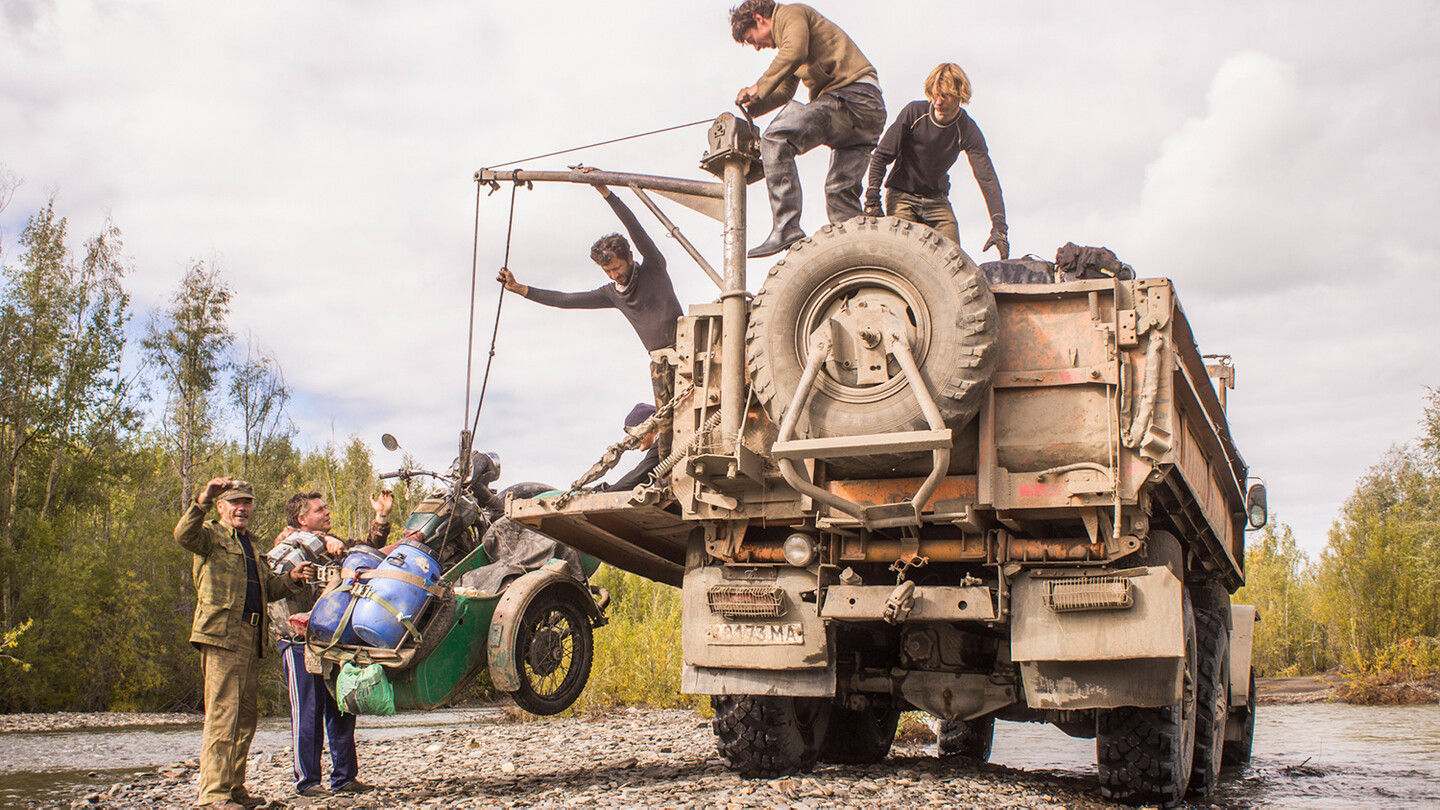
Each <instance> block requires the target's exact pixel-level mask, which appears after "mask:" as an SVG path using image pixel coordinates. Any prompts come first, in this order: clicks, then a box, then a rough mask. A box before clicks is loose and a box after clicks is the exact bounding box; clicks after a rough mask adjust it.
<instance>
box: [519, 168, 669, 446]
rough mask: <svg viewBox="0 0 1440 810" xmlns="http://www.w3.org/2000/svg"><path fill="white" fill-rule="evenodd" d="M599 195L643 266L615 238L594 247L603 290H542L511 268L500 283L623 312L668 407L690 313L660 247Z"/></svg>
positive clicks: (540, 299) (551, 301)
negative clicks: (678, 339)
mask: <svg viewBox="0 0 1440 810" xmlns="http://www.w3.org/2000/svg"><path fill="white" fill-rule="evenodd" d="M595 190H596V191H598V192H600V196H602V197H604V198H605V201H606V202H607V203H609V204H610V208H611V209H612V210H614V212H615V216H617V217H619V218H620V222H622V223H623V224H624V225H625V230H626V231H627V232H629V234H630V238H631V239H633V240H634V241H635V247H636V249H638V250H639V251H640V261H638V262H637V261H635V260H634V258H632V256H631V253H630V243H629V242H626V241H625V237H623V236H621V235H620V234H618V233H612V234H608V235H606V236H602V237H600V239H599V240H598V241H596V242H595V244H594V245H592V246H591V247H590V258H591V260H592V261H594V262H595V263H596V264H598V265H600V269H601V270H603V271H604V272H605V275H607V276H609V277H610V283H609V284H606V285H605V286H603V287H597V288H596V289H593V290H591V291H590V292H578V293H566V292H556V291H554V290H542V289H540V288H539V287H530V286H527V285H525V284H521V283H520V282H518V281H516V280H515V274H514V273H511V272H510V268H508V267H502V268H500V275H498V276H497V277H496V279H495V280H496V281H499V282H500V283H502V284H504V285H505V289H507V290H509V291H510V292H514V293H519V294H520V295H522V296H524V297H526V298H528V299H530V300H531V301H535V302H537V303H540V304H544V305H545V306H548V307H559V308H560V309H605V308H607V307H614V308H615V309H618V310H620V314H622V315H624V316H625V318H626V320H628V321H630V325H631V326H632V327H634V329H635V334H637V335H639V336H640V342H641V343H643V344H645V350H646V351H648V352H650V386H651V388H652V390H653V391H654V394H655V406H656V407H657V408H660V407H664V406H665V404H666V403H667V402H669V401H670V399H671V397H673V396H675V367H676V365H677V364H678V360H677V358H676V356H675V325H676V322H677V321H678V320H679V319H680V316H681V315H684V314H685V312H684V310H683V309H681V308H680V299H678V298H676V297H675V286H674V284H672V283H671V281H670V274H669V273H668V272H666V270H665V257H664V256H662V255H660V249H659V248H657V247H656V246H655V242H654V241H653V240H651V239H650V235H649V234H647V233H645V229H644V228H642V227H640V222H639V220H637V219H635V214H634V213H633V212H631V211H630V208H629V207H628V206H626V205H625V203H623V202H621V201H620V198H619V197H617V196H616V195H615V193H614V192H612V191H611V190H610V189H609V188H608V187H607V186H605V185H604V184H601V183H597V184H595ZM672 424H673V417H666V418H665V419H663V420H661V422H660V424H659V425H657V426H656V429H657V430H658V431H659V438H658V440H657V442H656V444H657V445H658V446H659V453H660V456H661V457H662V458H663V457H665V456H667V455H669V454H670V433H671V425H672Z"/></svg>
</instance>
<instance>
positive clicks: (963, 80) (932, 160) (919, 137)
mask: <svg viewBox="0 0 1440 810" xmlns="http://www.w3.org/2000/svg"><path fill="white" fill-rule="evenodd" d="M925 98H926V99H927V100H926V101H912V102H910V103H909V104H906V105H905V107H904V108H903V109H902V110H900V115H898V116H897V117H896V118H895V123H893V124H891V125H890V128H889V129H887V130H886V131H885V135H884V136H883V137H881V138H880V144H879V146H877V147H875V153H874V154H873V155H871V157H870V177H869V182H868V184H867V188H866V190H865V213H866V214H869V215H870V216H880V186H881V181H882V180H883V181H884V186H885V188H886V189H889V193H888V194H886V197H885V213H886V214H888V215H889V216H892V217H899V218H901V219H904V220H909V221H910V222H919V223H922V224H925V225H929V226H930V227H932V228H934V229H935V230H937V231H939V232H940V233H941V234H942V235H944V236H946V237H948V238H949V239H950V240H951V241H953V242H954V243H955V244H957V245H958V244H960V228H959V226H958V225H957V224H956V222H955V211H954V209H953V208H951V207H950V167H951V166H954V165H955V160H956V158H958V157H959V156H960V153H961V152H964V153H965V156H966V157H968V158H969V159H970V170H971V171H972V172H973V173H974V174H975V181H976V182H977V183H979V184H980V193H981V194H982V195H984V197H985V207H986V208H987V209H988V210H989V211H990V238H989V239H988V240H986V242H985V246H984V247H983V248H981V250H982V251H984V250H989V249H990V248H992V247H993V248H995V249H996V250H997V251H998V252H999V253H1000V258H1001V259H1008V258H1010V241H1009V226H1008V225H1006V224H1005V200H1004V198H1003V197H1002V196H1001V193H1000V180H999V179H998V178H997V177H996V176H995V166H994V164H992V163H991V162H990V152H989V149H988V148H987V147H986V146H985V136H984V135H982V134H981V133H980V127H978V126H976V125H975V122H974V121H973V120H971V118H970V116H969V114H967V113H966V112H965V110H963V109H961V107H962V106H964V105H965V104H968V103H970V77H968V76H966V75H965V71H963V70H961V69H960V66H959V65H954V64H951V63H949V62H946V63H944V64H942V65H940V66H938V67H936V68H935V69H934V70H932V71H930V76H929V77H928V78H927V79H926V80H925ZM892 163H893V164H895V165H894V167H893V168H891V169H890V176H889V177H888V178H887V177H886V176H885V169H886V167H887V166H890V164H892Z"/></svg>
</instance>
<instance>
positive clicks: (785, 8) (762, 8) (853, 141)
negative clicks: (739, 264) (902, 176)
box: [730, 0, 885, 259]
mask: <svg viewBox="0 0 1440 810" xmlns="http://www.w3.org/2000/svg"><path fill="white" fill-rule="evenodd" d="M730 33H731V36H733V37H734V38H735V41H736V42H738V43H740V44H742V45H749V46H751V47H753V48H754V49H755V50H757V51H758V50H762V49H765V48H775V49H777V50H778V51H779V53H777V54H776V55H775V59H774V61H772V62H771V63H770V67H769V68H767V69H766V70H765V73H764V74H763V75H761V76H760V79H759V81H757V82H755V84H752V85H750V86H749V87H746V88H743V89H741V90H740V92H739V94H737V95H736V96H735V103H736V104H739V105H741V106H743V107H744V108H745V109H746V110H747V111H748V112H749V113H750V114H751V115H763V114H765V113H767V112H769V111H771V110H773V109H775V108H777V107H779V108H780V112H779V113H778V114H777V115H776V116H775V119H774V120H773V121H771V122H770V126H768V127H766V128H765V134H764V136H762V137H761V139H760V158H761V161H762V162H763V163H764V165H765V186H766V188H767V190H768V191H769V192H770V212H771V215H772V217H773V219H774V223H773V225H772V226H771V230H770V236H769V237H768V238H766V240H765V241H764V242H762V243H761V244H760V245H759V246H758V247H756V248H754V249H753V250H751V251H750V252H749V253H747V254H746V256H748V257H749V258H751V259H759V258H763V257H765V256H773V255H775V254H776V253H779V252H780V251H782V250H785V249H786V248H788V247H790V245H791V244H793V243H795V242H796V241H799V240H800V239H803V238H804V237H805V232H804V231H803V230H801V229H800V175H799V172H798V171H797V170H796V168H795V156H796V155H803V154H805V153H806V152H809V151H810V150H811V149H814V148H815V147H817V146H821V145H824V146H828V147H830V149H831V150H832V151H831V154H830V172H829V174H828V175H826V177H825V213H826V215H827V216H829V218H830V221H831V222H832V223H840V222H844V221H846V220H848V219H850V218H851V217H858V216H860V214H861V213H862V210H861V207H860V192H861V189H862V188H863V184H864V175H865V166H866V163H867V162H868V161H869V160H870V150H871V149H874V148H875V142H876V140H878V139H879V137H880V131H881V130H882V129H884V127H885V101H884V99H882V98H881V96H880V87H879V81H880V79H879V74H877V73H876V72H875V67H874V66H873V65H871V64H870V60H868V59H866V58H865V54H863V53H861V52H860V49H859V48H858V47H856V45H855V43H854V41H852V40H851V39H850V37H849V36H848V35H847V34H846V33H845V32H844V31H842V30H840V27H839V26H838V25H836V24H835V23H833V22H831V21H829V20H827V19H825V17H823V16H821V14H820V12H818V11H816V10H815V9H813V8H811V7H809V6H807V5H802V4H800V3H786V4H783V5H782V4H780V3H776V2H774V0H745V2H743V3H741V4H740V5H738V6H736V7H734V8H732V9H730ZM801 82H804V83H805V87H806V88H808V89H809V90H810V103H809V104H801V103H800V102H798V101H795V100H794V96H795V90H796V88H797V87H798V86H799V84H800V83H801ZM782 105H783V106H782Z"/></svg>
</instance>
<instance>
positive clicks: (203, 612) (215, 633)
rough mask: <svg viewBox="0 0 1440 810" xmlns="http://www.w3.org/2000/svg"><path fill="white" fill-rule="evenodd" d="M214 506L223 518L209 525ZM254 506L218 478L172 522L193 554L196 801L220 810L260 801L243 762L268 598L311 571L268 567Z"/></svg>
mask: <svg viewBox="0 0 1440 810" xmlns="http://www.w3.org/2000/svg"><path fill="white" fill-rule="evenodd" d="M211 504H214V505H215V508H216V510H217V511H218V512H219V513H220V519H219V520H211V521H208V522H207V521H206V520H205V517H206V515H207V514H209V512H210V505H211ZM254 508H255V493H254V491H253V490H252V489H251V488H250V484H248V483H246V482H244V481H235V480H233V479H231V478H229V477H228V476H227V477H224V478H215V479H213V480H211V481H210V482H209V483H208V484H206V485H205V489H204V490H202V491H201V492H200V494H199V495H198V496H197V497H196V499H195V501H194V503H191V504H190V507H189V508H188V509H186V510H185V514H184V515H182V516H181V517H180V522H179V523H177V524H176V525H175V542H177V543H179V544H180V547H181V548H184V549H185V550H186V551H189V552H190V553H192V554H194V555H195V558H194V560H193V565H192V573H193V575H194V579H195V619H194V621H193V623H192V624H191V628H190V643H191V644H194V645H195V647H196V649H198V650H200V667H201V671H202V672H203V674H204V678H205V728H204V732H203V735H202V737H201V743H200V797H199V802H198V803H199V804H200V805H201V806H204V807H213V808H219V810H238V809H239V808H245V807H255V806H258V805H260V804H263V803H264V802H263V800H261V799H258V798H255V797H252V796H250V794H249V793H247V792H246V790H245V759H246V757H247V756H249V754H250V741H251V740H252V739H254V737H255V721H256V717H257V714H258V711H257V704H256V696H257V693H258V691H259V685H260V658H261V657H262V656H263V655H264V644H263V640H264V639H265V635H266V631H267V627H266V625H267V622H266V615H265V603H266V602H268V601H270V600H273V599H279V598H281V597H284V596H286V595H288V594H290V593H293V592H294V590H295V589H296V588H297V587H298V585H299V584H300V583H303V582H308V581H309V580H311V579H313V578H314V576H315V565H314V563H304V564H302V565H297V566H296V567H295V568H294V569H292V570H291V571H290V574H289V576H288V577H278V576H274V575H273V574H272V573H271V572H270V567H269V566H268V565H265V564H264V562H263V561H262V560H260V559H259V558H258V556H257V552H256V550H255V542H254V538H253V537H252V536H251V535H250V533H249V531H248V530H249V527H250V516H251V514H252V513H253V511H254Z"/></svg>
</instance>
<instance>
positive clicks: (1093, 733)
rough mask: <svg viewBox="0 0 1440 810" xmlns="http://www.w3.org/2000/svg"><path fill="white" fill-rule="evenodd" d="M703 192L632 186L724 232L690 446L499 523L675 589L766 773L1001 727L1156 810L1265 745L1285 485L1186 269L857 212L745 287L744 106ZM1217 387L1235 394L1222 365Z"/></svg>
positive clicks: (692, 382)
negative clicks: (956, 239) (1072, 260)
mask: <svg viewBox="0 0 1440 810" xmlns="http://www.w3.org/2000/svg"><path fill="white" fill-rule="evenodd" d="M709 141H710V143H709V147H710V148H709V151H708V152H707V153H706V154H705V156H704V157H703V158H702V161H701V166H702V167H703V168H705V169H707V170H709V171H710V172H711V173H712V174H715V175H717V176H718V177H719V178H720V182H706V181H699V180H687V179H679V178H671V177H655V176H648V175H633V174H621V173H612V172H601V171H580V170H572V171H570V172H534V171H524V170H513V171H491V170H481V171H480V172H478V173H477V175H476V179H477V181H480V182H482V183H491V184H495V183H499V182H510V181H513V182H517V183H521V182H524V183H528V182H534V181H563V182H574V183H606V184H608V185H610V186H612V187H617V188H618V187H622V186H628V187H631V188H632V189H634V190H635V191H636V193H637V194H639V196H640V197H641V198H642V200H643V201H645V202H646V204H647V205H648V206H649V207H650V208H651V210H652V211H654V212H656V214H657V216H659V217H660V218H661V220H662V221H663V222H664V223H665V224H666V227H667V228H669V230H670V232H671V234H672V236H676V237H677V238H678V239H679V240H680V241H681V242H682V243H683V244H684V245H685V246H686V248H687V250H689V251H690V252H691V254H692V256H695V257H697V260H699V261H701V262H702V263H703V259H702V258H700V253H699V251H696V250H695V249H694V248H693V247H691V246H690V244H689V243H688V242H686V241H685V240H684V238H683V236H680V235H679V234H678V231H677V229H675V228H674V227H673V225H671V223H670V222H669V220H668V219H667V218H666V217H665V216H664V214H663V213H661V212H660V210H659V208H658V207H657V206H655V204H654V203H653V202H651V201H650V198H649V196H648V194H647V193H646V192H647V191H654V192H656V193H659V194H662V195H665V196H668V197H671V198H674V199H678V200H680V201H682V202H684V203H686V204H687V205H689V206H690V207H692V208H694V209H696V210H700V211H704V212H707V213H709V214H711V215H712V216H713V217H714V218H716V219H718V220H720V221H721V222H722V223H723V224H724V244H723V251H724V274H723V277H721V276H720V275H719V274H716V273H714V272H713V271H712V273H711V275H712V278H715V279H716V280H717V283H718V286H719V287H720V291H719V296H718V301H717V302H716V303H708V304H701V305H698V306H692V307H691V308H690V310H689V314H688V315H686V316H685V317H683V318H682V319H681V320H680V322H679V325H678V340H677V345H676V352H677V355H678V368H677V371H676V381H675V382H676V390H677V392H678V393H677V396H676V398H675V400H674V402H673V406H674V412H673V421H674V428H673V431H674V433H673V446H674V447H675V448H676V451H675V452H674V453H672V455H671V457H670V458H668V459H666V460H665V461H664V462H663V463H662V464H661V466H660V467H659V468H657V471H656V472H657V475H656V477H655V479H654V480H653V481H652V484H651V485H650V486H641V487H637V488H636V489H635V490H633V491H627V492H591V491H585V490H581V491H574V492H569V493H566V494H564V495H563V496H551V497H539V498H528V499H511V500H510V502H509V503H507V505H506V514H507V515H508V516H509V517H510V518H512V519H513V520H516V521H519V522H522V523H525V524H528V525H531V526H534V527H536V528H538V529H539V530H540V531H542V532H544V533H545V534H547V535H550V536H552V537H555V538H557V539H559V540H561V541H562V542H564V543H567V544H569V545H571V546H573V547H574V548H576V549H579V550H581V551H584V552H586V553H589V554H592V555H594V556H595V557H597V558H599V559H601V560H603V561H605V562H608V563H611V564H613V565H616V566H618V567H620V568H622V569H625V570H628V571H632V572H635V573H638V574H641V575H644V576H647V577H650V578H651V579H654V580H656V581H659V582H663V583H668V584H670V585H674V586H677V587H679V588H681V589H682V591H683V606H684V613H683V616H684V619H683V623H684V624H683V633H682V645H683V652H684V670H683V673H682V689H683V691H684V692H686V693H690V694H701V695H710V696H711V700H712V704H713V706H714V709H715V720H714V729H715V733H716V735H717V737H718V746H719V750H720V753H721V754H722V756H724V757H725V758H726V759H727V760H728V762H729V763H730V765H731V766H732V767H733V768H735V769H737V770H738V771H740V772H741V773H742V774H745V775H749V776H761V777H771V776H776V775H781V774H788V773H794V772H804V771H808V770H810V769H811V768H813V767H814V765H815V764H816V763H817V761H823V762H841V763H874V762H880V761H882V760H883V759H884V758H885V757H886V755H887V753H888V751H889V749H890V746H891V743H892V741H893V739H894V735H895V731H896V724H897V720H898V718H899V716H900V713H901V712H902V711H906V710H912V709H918V710H922V711H925V712H928V713H930V714H932V715H934V716H935V717H937V718H939V719H940V723H941V724H940V739H939V750H940V753H941V754H942V755H949V756H957V757H961V758H968V759H971V760H984V759H985V758H986V757H987V756H988V754H989V751H990V745H991V739H992V735H993V733H994V723H995V720H996V719H1001V720H1009V721H1039V722H1047V723H1051V724H1053V725H1055V726H1057V727H1058V728H1060V729H1061V730H1062V731H1064V732H1065V733H1067V734H1070V735H1073V736H1076V737H1083V738H1094V739H1095V740H1096V743H1097V744H1096V755H1097V764H1098V772H1099V779H1100V786H1101V789H1102V792H1103V793H1104V794H1105V795H1106V796H1107V797H1111V798H1115V799H1119V800H1122V801H1128V802H1135V803H1158V804H1164V805H1171V804H1175V803H1177V802H1179V801H1181V800H1183V798H1184V797H1185V796H1186V795H1187V794H1188V795H1191V796H1196V797H1203V796H1206V795H1208V794H1209V793H1210V791H1211V790H1212V789H1213V787H1214V785H1215V782H1216V779H1217V777H1218V775H1219V772H1220V768H1221V765H1222V763H1243V762H1246V761H1247V760H1248V758H1249V756H1250V741H1251V736H1252V733H1253V728H1254V722H1255V690H1254V678H1253V674H1252V670H1251V665H1250V642H1251V638H1252V630H1253V627H1254V624H1255V622H1256V620H1257V617H1256V615H1255V611H1254V610H1253V608H1249V607H1242V606H1232V605H1231V600H1230V594H1231V593H1233V592H1234V591H1235V589H1236V588H1238V587H1240V586H1241V584H1242V583H1243V581H1244V569H1243V561H1244V553H1245V531H1246V529H1247V525H1248V526H1249V527H1251V528H1258V527H1259V526H1260V525H1262V524H1263V523H1264V520H1265V514H1266V507H1265V503H1264V500H1265V497H1264V488H1263V484H1256V485H1255V486H1253V487H1250V488H1249V489H1248V490H1247V487H1246V485H1247V483H1248V482H1249V480H1250V476H1249V470H1248V468H1247V466H1246V464H1245V462H1244V460H1243V459H1242V457H1241V455H1240V453H1239V451H1238V450H1237V449H1236V447H1235V443H1234V440H1233V437H1232V435H1231V432H1230V429H1229V426H1228V424H1227V421H1226V415H1225V408H1224V398H1223V394H1224V393H1225V390H1226V388H1227V386H1228V385H1229V383H1230V382H1231V380H1233V376H1232V371H1233V370H1232V369H1231V367H1230V365H1229V363H1228V362H1223V361H1222V362H1216V363H1211V364H1209V365H1208V366H1207V362H1206V359H1205V358H1204V357H1203V356H1202V355H1201V354H1200V352H1199V350H1198V349H1197V347H1196V342H1195V338H1194V336H1193V335H1192V333H1191V329H1190V323H1189V321H1188V320H1187V319H1186V316H1185V311H1184V310H1183V309H1182V308H1181V306H1180V302H1179V299H1178V298H1177V296H1176V290H1175V285H1174V284H1172V282H1170V281H1169V280H1166V279H1163V278H1137V279H1129V280H1120V279H1116V278H1101V279H1091V280H1084V279H1081V280H1069V281H1066V280H1059V281H1056V282H1055V283H1044V284H1007V283H990V281H989V280H987V277H986V274H985V273H984V272H982V270H981V269H980V268H978V267H977V266H976V264H975V263H974V262H972V261H971V259H970V257H969V256H967V255H966V254H965V252H964V251H962V250H961V249H960V248H959V247H958V246H957V245H955V244H954V243H952V242H950V241H949V240H947V239H945V238H943V237H941V236H940V235H939V234H938V233H936V232H935V231H933V230H931V229H929V228H927V227H925V226H923V225H919V224H915V223H910V222H904V221H901V220H899V219H894V218H880V217H868V216H867V217H859V218H856V219H852V220H850V221H848V222H845V223H842V224H837V225H828V226H826V227H824V228H822V229H820V230H819V231H818V232H816V233H815V234H813V235H812V236H811V237H809V238H806V239H804V240H802V241H800V242H798V243H797V244H795V245H794V246H792V247H791V248H790V249H789V251H788V252H787V253H786V254H785V255H784V256H783V257H782V258H780V259H779V260H778V261H776V262H775V263H774V264H773V266H770V267H769V268H768V269H767V270H766V273H765V277H764V280H763V283H762V284H761V285H760V287H759V291H758V292H755V293H754V294H753V295H752V294H751V293H750V292H748V291H747V283H746V281H747V280H746V275H745V273H746V261H745V257H744V251H745V244H746V233H745V221H744V211H745V195H746V186H747V184H748V183H751V182H754V181H755V180H757V179H759V174H760V172H759V165H758V158H757V155H756V148H755V144H756V135H755V132H754V130H753V129H752V128H751V127H750V125H749V124H747V123H746V122H744V121H741V120H738V119H736V118H735V117H734V116H731V115H728V114H726V115H722V116H721V117H720V118H719V119H717V120H716V121H715V122H714V124H713V125H712V126H711V128H710V131H709ZM1217 380H1219V381H1220V384H1219V387H1218V388H1217V383H1216V381H1217Z"/></svg>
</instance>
